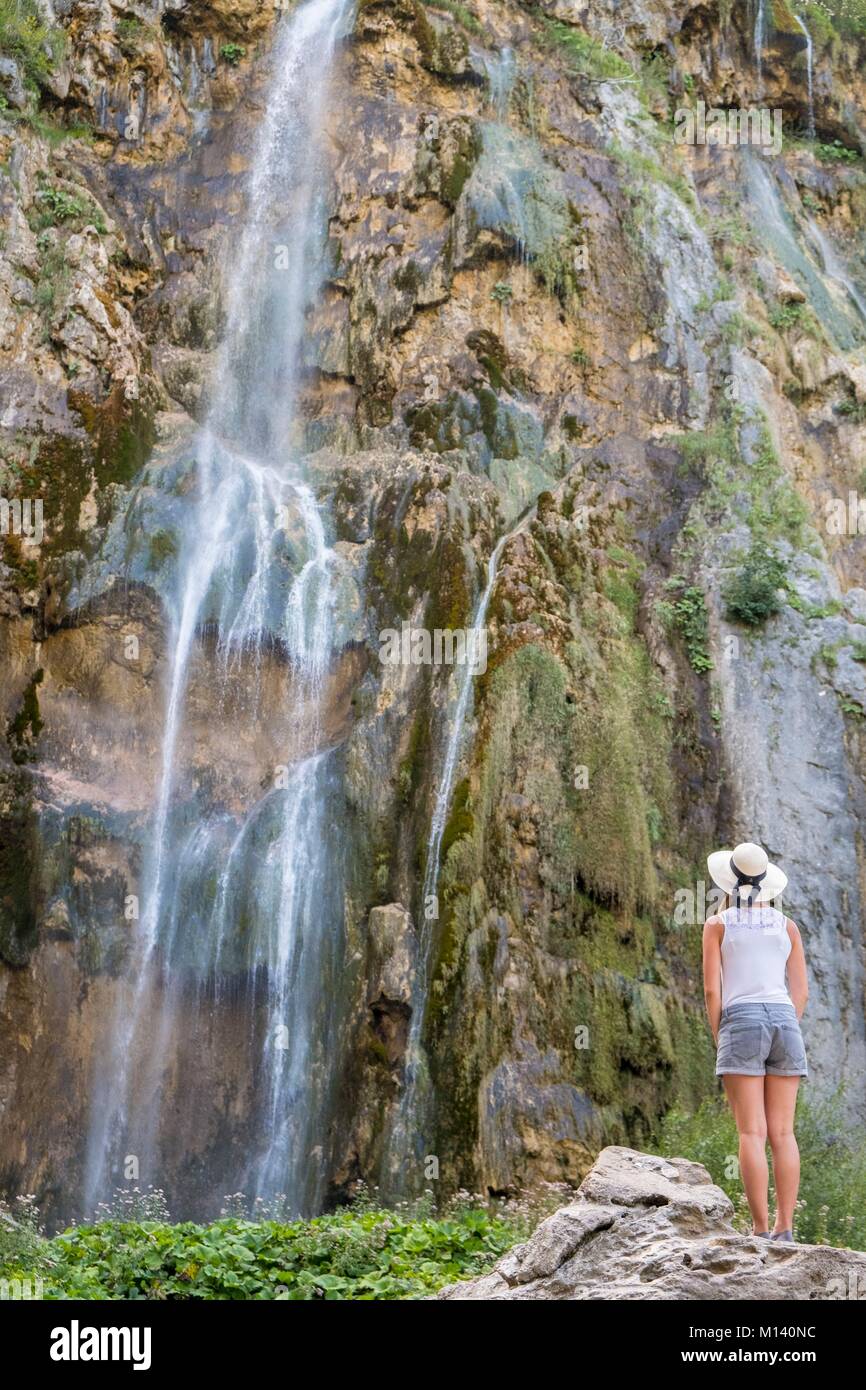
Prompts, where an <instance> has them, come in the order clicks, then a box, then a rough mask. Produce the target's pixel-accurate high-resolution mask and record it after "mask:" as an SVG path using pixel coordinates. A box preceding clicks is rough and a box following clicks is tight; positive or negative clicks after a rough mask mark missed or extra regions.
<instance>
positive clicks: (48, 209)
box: [33, 184, 106, 234]
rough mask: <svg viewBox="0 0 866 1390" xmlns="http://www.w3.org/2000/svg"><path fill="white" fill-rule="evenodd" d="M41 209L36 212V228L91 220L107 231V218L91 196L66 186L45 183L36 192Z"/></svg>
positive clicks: (102, 231) (99, 230) (97, 227)
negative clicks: (71, 191) (79, 193)
mask: <svg viewBox="0 0 866 1390" xmlns="http://www.w3.org/2000/svg"><path fill="white" fill-rule="evenodd" d="M36 202H37V204H38V205H39V209H40V211H39V212H38V213H37V214H36V217H35V219H33V220H34V224H35V227H36V228H39V229H44V228H45V227H56V226H58V225H59V224H61V223H65V222H78V223H81V224H84V223H87V222H90V223H92V224H93V225H94V226H95V227H96V230H97V231H98V232H100V233H103V234H104V233H105V231H106V226H105V219H104V217H103V216H102V212H101V210H100V209H99V208H97V207H96V205H95V204H94V203H93V202H91V200H90V199H89V198H86V197H81V196H79V195H78V194H77V193H70V192H69V191H68V190H67V189H65V188H59V187H56V186H54V185H50V184H44V185H43V186H42V187H41V188H40V189H38V190H37V193H36Z"/></svg>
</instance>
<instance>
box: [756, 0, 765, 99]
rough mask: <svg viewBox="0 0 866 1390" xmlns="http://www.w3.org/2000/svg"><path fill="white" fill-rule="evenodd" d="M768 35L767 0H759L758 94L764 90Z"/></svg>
mask: <svg viewBox="0 0 866 1390" xmlns="http://www.w3.org/2000/svg"><path fill="white" fill-rule="evenodd" d="M766 37H767V0H758V9H757V13H756V15H755V66H756V67H757V69H758V96H759V97H760V96H763V91H764V43H765V40H766Z"/></svg>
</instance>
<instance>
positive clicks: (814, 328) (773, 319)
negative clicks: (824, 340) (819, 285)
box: [767, 301, 821, 338]
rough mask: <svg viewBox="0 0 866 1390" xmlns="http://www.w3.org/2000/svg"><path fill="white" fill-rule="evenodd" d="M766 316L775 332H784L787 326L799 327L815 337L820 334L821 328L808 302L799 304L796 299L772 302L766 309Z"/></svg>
mask: <svg viewBox="0 0 866 1390" xmlns="http://www.w3.org/2000/svg"><path fill="white" fill-rule="evenodd" d="M767 317H768V318H769V320H770V324H771V325H772V327H773V328H775V330H776V332H777V333H786V332H787V331H788V329H789V328H799V329H802V330H803V332H805V333H810V334H811V335H812V337H815V338H817V337H818V336H819V335H820V331H821V330H820V328H819V326H818V323H817V320H816V319H815V315H814V314H813V313H812V310H811V309H810V308H809V306H808V304H800V303H797V302H796V301H794V302H791V303H785V304H781V303H780V304H773V305H772V306H771V308H770V309H769V310H768V314H767Z"/></svg>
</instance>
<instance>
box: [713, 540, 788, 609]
mask: <svg viewBox="0 0 866 1390" xmlns="http://www.w3.org/2000/svg"><path fill="white" fill-rule="evenodd" d="M784 582H785V567H784V565H783V564H782V561H781V560H780V559H779V557H778V556H777V555H774V554H773V553H772V552H771V551H768V550H766V549H764V547H763V546H755V547H753V549H752V550H750V551H749V554H748V555H747V557H746V560H745V562H744V564H743V566H742V568H741V569H739V570H738V571H737V573H736V574H735V575H734V576H733V578H732V579H731V580H730V582H729V583H728V584H727V586H726V588H725V590H724V594H723V597H724V600H725V616H726V617H727V618H729V619H730V620H731V621H732V622H736V623H745V624H746V626H747V627H759V626H760V625H761V623H764V622H766V620H767V619H768V618H772V617H773V615H774V614H776V613H778V612H779V610H780V608H781V607H782V600H781V598H780V595H779V591H780V589H781V588H783V587H784Z"/></svg>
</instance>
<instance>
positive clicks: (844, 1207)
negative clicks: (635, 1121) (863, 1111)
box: [661, 1091, 866, 1250]
mask: <svg viewBox="0 0 866 1390" xmlns="http://www.w3.org/2000/svg"><path fill="white" fill-rule="evenodd" d="M796 1132H797V1142H798V1143H799V1146H800V1156H801V1160H802V1172H803V1175H802V1181H801V1185H800V1200H799V1201H798V1203H797V1211H796V1216H795V1218H794V1237H795V1239H796V1240H800V1241H804V1242H806V1243H809V1244H825V1245H840V1246H847V1247H849V1248H851V1249H854V1250H866V1136H863V1135H862V1134H854V1133H852V1132H848V1131H846V1128H845V1124H844V1121H843V1118H842V1097H841V1094H837V1095H836V1096H834V1097H833V1098H832V1099H830V1100H820V1099H818V1100H812V1098H811V1097H807V1096H806V1095H805V1094H804V1093H803V1092H802V1091H801V1093H800V1098H799V1100H798V1102H797V1121H796ZM661 1152H662V1153H665V1154H668V1155H669V1156H671V1157H673V1156H678V1157H681V1158H690V1159H693V1160H695V1161H696V1162H698V1163H703V1164H704V1166H705V1167H706V1168H708V1169H709V1171H710V1173H711V1175H712V1178H713V1181H714V1182H716V1183H718V1185H719V1187H721V1188H724V1190H725V1192H727V1194H728V1196H729V1197H730V1199H731V1201H732V1202H733V1203H734V1205H735V1206H736V1208H737V1215H736V1217H735V1225H737V1226H738V1227H739V1228H740V1229H741V1230H749V1229H751V1222H750V1220H749V1216H748V1209H747V1207H746V1204H745V1201H744V1198H743V1191H742V1185H741V1182H740V1179H739V1176H735V1174H736V1173H737V1164H736V1155H737V1132H736V1127H735V1125H734V1121H733V1119H732V1117H731V1114H730V1111H729V1110H728V1107H727V1106H726V1105H725V1103H724V1101H723V1100H722V1099H721V1098H719V1099H712V1100H706V1101H704V1103H703V1104H702V1105H701V1107H700V1109H699V1110H697V1112H696V1113H694V1114H686V1113H684V1112H683V1111H679V1110H677V1111H673V1112H672V1113H671V1114H669V1115H668V1116H667V1117H666V1119H665V1122H664V1125H663V1126H662V1135H661Z"/></svg>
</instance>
